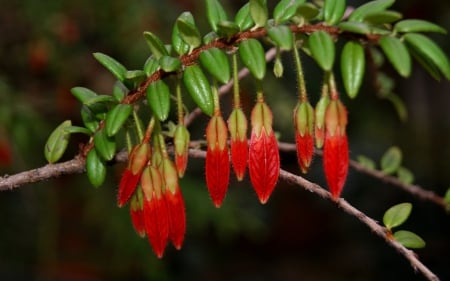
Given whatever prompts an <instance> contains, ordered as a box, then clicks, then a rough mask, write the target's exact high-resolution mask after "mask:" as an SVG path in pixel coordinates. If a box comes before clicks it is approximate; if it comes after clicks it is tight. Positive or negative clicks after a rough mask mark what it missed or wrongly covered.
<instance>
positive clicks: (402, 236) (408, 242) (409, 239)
mask: <svg viewBox="0 0 450 281" xmlns="http://www.w3.org/2000/svg"><path fill="white" fill-rule="evenodd" d="M394 239H395V241H397V242H398V243H400V244H402V245H403V246H405V247H406V248H411V249H419V248H424V247H425V245H426V243H425V241H424V240H423V239H422V238H421V237H420V236H418V235H417V234H415V233H413V232H411V231H407V230H399V231H397V232H395V233H394Z"/></svg>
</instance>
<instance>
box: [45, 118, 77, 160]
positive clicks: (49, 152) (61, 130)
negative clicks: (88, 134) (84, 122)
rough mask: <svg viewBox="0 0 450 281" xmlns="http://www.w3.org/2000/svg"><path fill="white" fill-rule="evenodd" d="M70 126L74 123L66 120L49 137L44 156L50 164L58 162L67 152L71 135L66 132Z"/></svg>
mask: <svg viewBox="0 0 450 281" xmlns="http://www.w3.org/2000/svg"><path fill="white" fill-rule="evenodd" d="M70 126H72V122H71V121H70V120H66V121H64V122H62V123H61V124H60V125H59V126H58V127H56V128H55V130H53V132H52V133H51V134H50V136H49V137H48V139H47V142H46V144H45V149H44V155H45V159H47V161H48V162H49V163H55V162H57V161H58V160H59V159H61V157H62V156H63V154H64V152H65V151H66V149H67V145H68V144H69V139H70V134H69V133H68V132H66V128H68V127H70Z"/></svg>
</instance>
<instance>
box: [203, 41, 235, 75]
mask: <svg viewBox="0 0 450 281" xmlns="http://www.w3.org/2000/svg"><path fill="white" fill-rule="evenodd" d="M200 63H201V64H202V66H203V67H204V68H205V69H206V70H207V71H208V72H209V73H210V74H211V75H212V76H213V77H214V78H215V79H217V80H218V81H220V82H221V83H223V84H226V83H228V81H230V79H231V70H230V63H229V61H228V57H227V55H226V54H225V53H224V52H223V51H222V50H220V49H218V48H210V49H208V50H205V51H203V52H202V53H201V54H200Z"/></svg>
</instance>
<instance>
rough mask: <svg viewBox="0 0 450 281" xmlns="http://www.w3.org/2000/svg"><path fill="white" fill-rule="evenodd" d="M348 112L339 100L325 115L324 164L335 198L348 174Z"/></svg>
mask: <svg viewBox="0 0 450 281" xmlns="http://www.w3.org/2000/svg"><path fill="white" fill-rule="evenodd" d="M346 125H347V111H346V109H345V107H344V105H343V104H342V103H341V101H339V100H332V101H331V102H330V104H329V105H328V107H327V111H326V114H325V143H324V147H323V164H324V170H325V177H326V180H327V183H328V187H329V188H330V192H331V195H332V197H333V198H335V199H336V198H338V197H339V196H340V194H341V192H342V189H343V187H344V184H345V180H346V178H347V173H348V164H349V155H348V140H347V134H346V132H345V127H346Z"/></svg>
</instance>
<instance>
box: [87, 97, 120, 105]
mask: <svg viewBox="0 0 450 281" xmlns="http://www.w3.org/2000/svg"><path fill="white" fill-rule="evenodd" d="M97 103H98V104H106V103H117V101H116V99H115V98H114V97H113V96H108V95H98V96H95V97H93V98H90V99H88V100H86V101H85V102H84V103H83V104H85V105H87V106H89V107H90V106H92V105H94V104H97Z"/></svg>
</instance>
